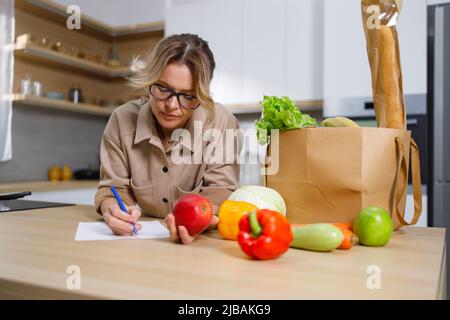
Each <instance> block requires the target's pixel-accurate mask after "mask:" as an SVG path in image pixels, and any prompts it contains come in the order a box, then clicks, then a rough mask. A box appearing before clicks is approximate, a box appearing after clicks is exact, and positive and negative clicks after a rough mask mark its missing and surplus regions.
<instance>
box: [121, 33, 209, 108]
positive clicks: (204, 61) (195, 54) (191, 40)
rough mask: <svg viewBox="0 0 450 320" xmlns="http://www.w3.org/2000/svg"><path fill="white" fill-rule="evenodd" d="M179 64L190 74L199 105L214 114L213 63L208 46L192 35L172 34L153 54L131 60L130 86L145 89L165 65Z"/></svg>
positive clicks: (156, 47) (162, 41) (160, 42)
mask: <svg viewBox="0 0 450 320" xmlns="http://www.w3.org/2000/svg"><path fill="white" fill-rule="evenodd" d="M171 63H182V64H185V65H186V66H187V67H188V68H189V69H190V71H191V73H192V76H193V79H194V87H195V88H194V90H195V92H196V96H197V98H198V99H199V101H200V103H201V104H202V105H204V106H205V107H207V108H208V109H209V110H210V111H214V101H213V99H212V97H211V93H210V84H211V80H212V78H213V74H214V69H215V67H216V63H215V61H214V55H213V53H212V52H211V49H210V48H209V45H208V43H207V42H206V41H205V40H203V39H202V38H200V37H199V36H197V35H194V34H187V33H184V34H175V35H172V36H170V37H167V38H164V39H162V40H160V41H159V42H158V43H157V44H156V46H155V48H154V49H153V51H152V52H151V53H150V55H148V56H147V57H146V58H144V59H143V60H142V59H140V58H139V57H137V58H135V59H134V61H133V67H132V69H133V71H134V72H135V74H134V75H133V76H131V77H130V78H129V84H130V85H131V86H132V87H135V88H145V89H147V88H148V87H149V86H150V85H152V84H154V83H155V82H156V81H158V79H159V77H160V76H161V74H162V73H163V71H164V69H165V68H166V66H167V65H168V64H171Z"/></svg>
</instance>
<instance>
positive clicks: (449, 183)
mask: <svg viewBox="0 0 450 320" xmlns="http://www.w3.org/2000/svg"><path fill="white" fill-rule="evenodd" d="M428 119H429V128H430V129H429V133H430V134H429V146H430V152H429V163H430V164H431V166H430V168H429V169H430V172H429V173H430V179H429V181H428V195H429V196H428V221H429V226H431V227H441V228H446V229H447V232H446V248H447V247H448V246H449V244H450V242H449V239H450V233H449V232H448V231H449V227H450V3H447V4H440V5H435V6H429V7H428ZM446 265H447V266H448V265H449V254H448V253H447V260H446ZM449 288H450V285H449V277H447V297H450V294H449Z"/></svg>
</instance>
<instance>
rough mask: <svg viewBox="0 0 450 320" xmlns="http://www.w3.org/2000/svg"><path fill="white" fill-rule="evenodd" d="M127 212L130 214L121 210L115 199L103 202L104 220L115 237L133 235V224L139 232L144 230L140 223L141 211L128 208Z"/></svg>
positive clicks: (135, 208)
mask: <svg viewBox="0 0 450 320" xmlns="http://www.w3.org/2000/svg"><path fill="white" fill-rule="evenodd" d="M127 210H128V212H129V213H126V212H123V211H122V210H120V207H119V205H118V204H117V201H116V200H115V199H113V198H110V199H105V200H103V202H102V205H101V211H102V215H103V219H104V220H105V223H106V224H107V225H108V227H109V228H110V229H111V230H112V232H113V233H114V234H115V235H118V236H129V235H133V234H134V232H133V224H134V225H135V226H136V229H137V230H138V231H139V230H140V229H142V225H141V224H139V223H138V220H139V218H140V216H141V210H139V209H138V208H137V207H135V206H132V207H127Z"/></svg>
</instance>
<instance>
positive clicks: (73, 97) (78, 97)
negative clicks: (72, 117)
mask: <svg viewBox="0 0 450 320" xmlns="http://www.w3.org/2000/svg"><path fill="white" fill-rule="evenodd" d="M69 100H70V101H71V102H73V103H81V101H82V100H83V97H82V92H81V87H80V85H79V84H73V85H72V87H71V88H70V90H69Z"/></svg>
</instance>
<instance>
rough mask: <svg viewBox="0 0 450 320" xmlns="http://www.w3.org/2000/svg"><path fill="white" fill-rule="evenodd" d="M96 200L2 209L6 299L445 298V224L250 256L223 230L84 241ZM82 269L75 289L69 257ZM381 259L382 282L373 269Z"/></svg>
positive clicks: (1, 290)
mask: <svg viewBox="0 0 450 320" xmlns="http://www.w3.org/2000/svg"><path fill="white" fill-rule="evenodd" d="M100 219H101V218H100V217H99V216H98V215H96V214H95V213H94V209H93V207H90V206H72V207H64V208H51V209H40V210H32V211H22V212H11V213H5V214H0V298H56V299H62V298H117V299H123V298H130V299H132V298H138V299H436V298H441V297H442V292H443V290H442V287H441V283H443V279H444V278H445V277H444V270H445V268H443V263H444V262H443V261H444V259H443V258H444V256H445V253H444V235H445V231H444V229H436V228H413V227H408V228H404V229H403V230H402V231H398V232H396V233H395V235H394V236H393V238H392V240H391V242H390V243H389V245H388V246H387V247H385V248H369V247H363V246H357V247H355V248H353V249H352V250H350V251H340V250H336V251H334V252H332V253H317V252H308V251H302V250H296V249H290V250H289V251H288V252H287V253H286V254H285V255H283V256H282V257H281V258H279V259H276V260H271V261H253V260H250V259H248V258H247V257H246V256H245V255H244V254H243V253H242V252H241V250H240V249H239V247H238V245H237V243H236V242H234V241H226V240H222V239H221V238H220V236H219V235H218V233H217V232H216V231H210V232H209V233H206V234H203V235H201V236H200V237H199V238H198V239H197V240H196V241H195V242H194V244H192V245H190V246H183V245H180V244H175V243H172V242H171V241H170V240H168V239H147V240H118V241H95V242H75V241H74V236H75V232H76V229H77V225H78V222H80V221H99V220H100ZM71 265H77V266H79V267H80V270H81V289H80V290H69V289H67V288H66V281H67V279H68V277H69V274H68V273H67V268H68V266H71ZM372 265H377V266H379V268H380V270H381V289H380V290H369V289H368V288H367V279H368V277H369V276H370V274H368V273H367V268H368V267H369V266H372Z"/></svg>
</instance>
